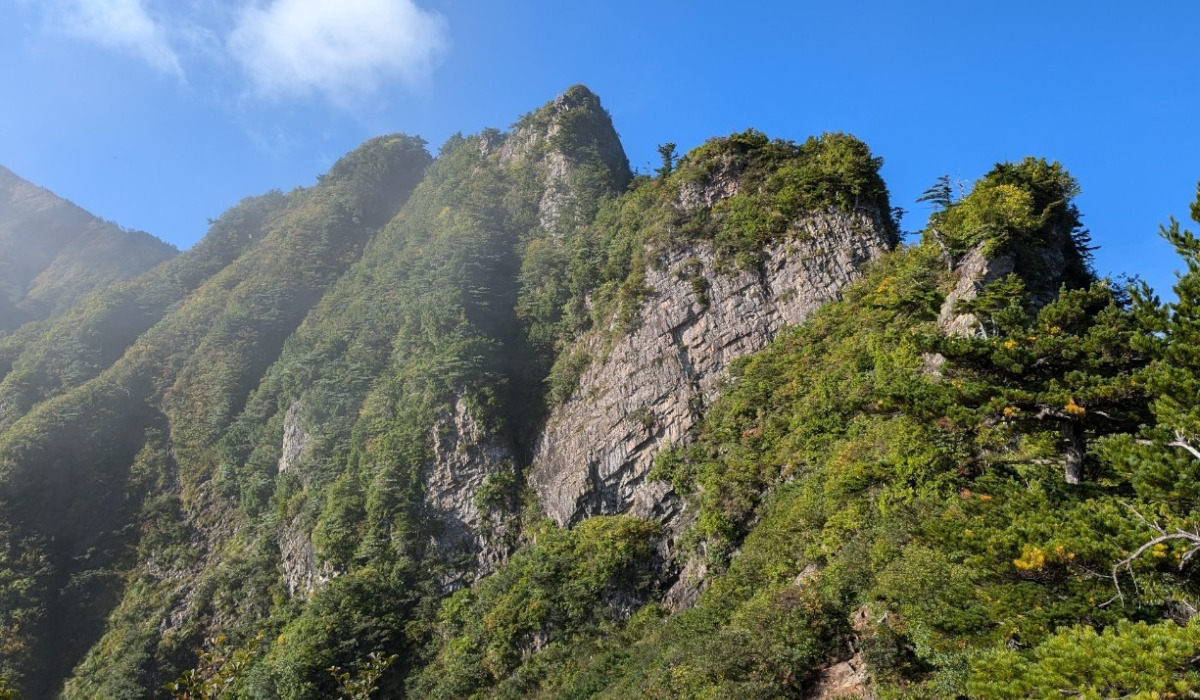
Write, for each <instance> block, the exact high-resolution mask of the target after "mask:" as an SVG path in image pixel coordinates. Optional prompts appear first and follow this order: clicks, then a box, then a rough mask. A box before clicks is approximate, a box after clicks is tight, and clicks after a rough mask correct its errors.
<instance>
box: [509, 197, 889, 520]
mask: <svg viewBox="0 0 1200 700" xmlns="http://www.w3.org/2000/svg"><path fill="white" fill-rule="evenodd" d="M701 199H703V198H701ZM889 240H890V237H889V234H888V232H887V230H886V227H885V226H884V225H883V223H882V222H881V220H880V218H879V217H877V216H871V215H868V214H866V213H861V212H859V213H855V214H843V213H838V212H828V213H821V214H816V215H812V216H809V217H806V218H804V219H802V220H800V221H798V222H796V224H795V225H794V226H793V227H792V230H791V234H790V235H789V236H788V238H787V239H786V240H785V241H783V242H779V243H775V244H772V245H770V246H768V247H767V248H765V249H764V251H763V258H762V264H761V265H760V266H759V268H758V269H757V270H752V271H743V270H732V271H719V272H718V271H716V270H715V269H714V265H715V262H716V261H715V260H714V254H713V252H712V250H711V248H709V247H708V246H706V245H692V246H686V247H683V248H680V249H677V250H675V251H674V252H672V253H670V254H668V255H666V256H665V258H664V259H663V260H662V261H661V262H662V263H663V264H661V265H652V266H650V267H649V268H648V269H647V270H646V284H647V287H649V289H650V290H651V291H650V293H649V295H648V297H647V299H646V301H645V303H644V304H643V306H642V309H641V324H640V326H639V327H638V328H637V330H635V331H634V332H633V333H631V334H629V335H627V336H625V337H623V338H620V339H618V340H617V341H616V342H615V344H614V345H613V346H612V348H611V349H610V350H608V351H607V352H606V351H605V347H604V344H605V338H604V337H603V334H600V333H597V334H593V335H592V336H590V337H588V338H586V339H584V340H583V341H582V342H581V345H580V347H579V348H577V349H576V351H583V352H587V353H589V354H590V355H591V356H592V357H593V358H597V359H595V361H594V362H593V363H592V365H591V366H590V367H589V368H588V369H587V371H585V372H584V373H583V375H582V377H581V379H580V384H579V388H578V390H577V391H576V392H575V394H574V395H573V397H572V398H571V399H569V400H568V401H567V402H565V403H564V404H563V405H561V406H558V407H557V408H555V409H554V411H553V412H552V414H551V416H550V418H549V420H548V422H547V425H546V429H545V431H544V433H543V435H542V437H541V440H540V442H539V445H538V448H537V451H536V454H535V456H534V459H533V464H532V467H531V470H530V483H531V484H532V486H533V488H534V489H535V490H536V491H537V494H538V497H539V500H540V501H541V503H542V506H543V508H544V509H545V510H546V512H547V513H548V514H549V515H550V516H551V517H552V518H554V520H556V521H557V522H558V523H559V524H561V525H569V524H571V523H575V522H578V521H579V520H581V519H583V518H586V517H589V516H593V515H602V514H611V513H619V512H625V511H630V512H632V513H633V514H635V515H640V516H645V517H653V518H656V519H658V520H661V521H664V522H671V521H673V520H675V519H676V517H677V516H678V514H679V505H678V503H677V502H676V500H675V499H674V498H673V497H672V494H671V492H670V489H669V488H668V487H667V485H666V484H662V483H653V482H647V480H646V475H647V473H648V472H649V471H650V468H651V467H652V465H653V460H654V456H655V454H656V453H657V451H658V450H659V449H660V448H662V447H664V446H667V445H670V444H672V443H675V442H678V441H681V440H685V439H686V438H687V437H688V434H689V431H690V430H691V429H692V427H693V426H694V425H695V424H696V421H697V419H698V417H699V412H700V409H702V408H703V406H704V405H705V404H707V403H708V402H710V401H711V400H712V399H713V398H714V397H715V394H716V392H717V390H718V388H719V385H720V382H721V380H722V378H724V377H725V375H726V370H727V369H728V367H729V364H730V362H732V361H733V360H735V359H737V358H739V357H742V356H745V355H748V354H751V353H753V352H756V351H758V350H761V349H762V348H763V347H765V346H766V345H767V343H768V342H770V340H771V339H772V338H774V337H775V335H776V334H777V333H778V332H779V330H780V329H781V328H782V327H783V326H785V325H788V324H795V323H799V322H801V321H803V320H804V319H805V318H807V317H808V316H809V315H811V314H812V313H813V312H814V311H815V310H816V309H817V308H818V307H819V306H820V305H821V304H823V303H825V302H827V301H830V300H832V299H835V298H837V297H838V295H839V293H840V292H841V290H842V288H843V287H844V286H845V285H846V284H848V283H849V282H851V281H852V280H854V279H856V278H857V277H858V276H859V274H860V270H861V267H862V265H863V264H864V263H866V262H867V261H869V260H872V259H874V258H875V257H877V256H879V255H880V254H881V253H883V252H884V251H885V250H887V249H888V247H889ZM601 358H603V359H601Z"/></svg>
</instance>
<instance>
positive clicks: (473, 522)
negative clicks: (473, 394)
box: [425, 396, 516, 590]
mask: <svg viewBox="0 0 1200 700" xmlns="http://www.w3.org/2000/svg"><path fill="white" fill-rule="evenodd" d="M432 438H433V446H434V447H433V453H434V461H433V465H432V467H431V469H430V471H429V475H428V477H427V481H426V484H427V486H426V490H425V505H426V506H427V507H428V508H429V510H430V511H431V513H432V514H433V515H434V516H435V517H436V518H437V520H438V522H439V525H440V529H439V530H438V532H437V534H436V535H435V536H434V539H433V542H432V545H433V548H434V550H435V551H437V552H438V553H439V554H440V555H442V557H443V558H445V559H446V560H447V562H448V563H449V564H450V566H448V567H447V568H446V569H445V570H444V572H443V573H442V575H441V576H440V577H439V578H440V580H439V583H440V584H441V586H442V587H443V589H446V590H453V589H456V588H460V587H462V586H463V585H465V584H469V583H471V582H472V581H474V580H475V579H476V578H478V577H480V576H483V575H486V574H488V573H490V572H492V571H494V570H495V569H496V567H497V566H499V565H500V564H502V563H503V562H504V561H505V560H507V559H508V554H509V551H508V547H507V546H506V535H507V534H509V533H508V531H509V529H510V525H511V523H510V520H511V518H510V517H508V516H509V513H510V512H511V510H512V505H513V504H512V502H511V501H512V500H513V499H512V498H511V495H512V491H513V488H512V487H513V485H514V484H515V483H516V464H515V458H514V455H513V451H512V447H511V443H510V442H509V441H508V440H506V439H504V438H503V437H502V436H499V435H496V434H495V433H493V432H491V431H489V430H488V429H487V428H485V427H484V426H482V425H480V424H479V422H478V421H477V420H476V419H475V417H474V416H473V415H472V414H471V408H470V406H469V405H468V403H467V401H466V400H465V399H464V398H463V397H461V396H460V397H459V398H458V400H457V401H456V402H455V403H454V408H453V410H452V411H451V412H450V414H449V415H447V416H446V417H445V418H443V419H442V420H440V421H438V423H437V424H436V425H435V426H434V427H433V435H432ZM456 559H458V560H459V561H455V560H456ZM462 559H465V561H462Z"/></svg>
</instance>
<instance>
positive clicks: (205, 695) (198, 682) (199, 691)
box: [163, 633, 262, 700]
mask: <svg viewBox="0 0 1200 700" xmlns="http://www.w3.org/2000/svg"><path fill="white" fill-rule="evenodd" d="M261 642H262V634H261V633H260V634H259V636H258V637H255V638H254V639H252V640H250V641H249V642H248V643H247V644H246V645H244V646H241V647H238V648H236V649H231V648H229V644H228V642H227V640H226V639H225V638H224V637H223V636H222V637H217V638H215V639H212V640H209V642H208V644H207V645H206V646H207V647H208V648H207V649H205V650H204V651H203V652H202V653H201V654H200V659H199V662H198V663H197V665H196V667H195V668H192V669H188V670H187V671H184V672H183V674H181V675H180V676H179V678H178V679H177V680H175V681H172V682H171V683H168V684H166V686H164V688H163V689H164V690H166V691H167V692H168V693H170V694H171V697H172V698H175V699H176V700H220V698H224V697H229V693H230V692H231V690H232V689H233V686H234V684H235V683H238V682H239V681H241V680H242V677H243V676H244V675H245V673H246V669H248V668H249V667H250V663H251V661H252V660H253V659H254V655H255V653H256V652H257V650H258V646H259V644H260V643H261Z"/></svg>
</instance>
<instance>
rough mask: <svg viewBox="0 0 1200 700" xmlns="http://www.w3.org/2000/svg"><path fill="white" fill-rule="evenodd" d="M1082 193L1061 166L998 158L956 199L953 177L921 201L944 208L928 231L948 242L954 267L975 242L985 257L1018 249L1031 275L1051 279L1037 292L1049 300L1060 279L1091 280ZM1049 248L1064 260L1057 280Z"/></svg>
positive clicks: (945, 246) (1020, 266) (1073, 283)
mask: <svg viewBox="0 0 1200 700" xmlns="http://www.w3.org/2000/svg"><path fill="white" fill-rule="evenodd" d="M1078 195H1079V184H1078V183H1077V182H1076V181H1075V179H1074V178H1073V177H1071V175H1070V174H1069V173H1068V172H1067V171H1066V169H1065V168H1063V167H1062V166H1061V165H1060V164H1058V163H1057V162H1054V163H1048V162H1046V160H1045V159H1038V158H1025V159H1024V160H1022V161H1021V162H1020V163H998V164H996V167H994V168H993V169H992V170H991V171H990V172H988V173H987V174H986V175H984V176H983V178H981V179H980V180H979V182H977V183H975V187H974V189H973V190H972V191H971V193H970V194H968V195H966V196H965V197H963V198H961V199H959V200H957V201H952V199H951V197H950V192H949V181H948V179H943V180H941V181H939V184H937V185H935V186H934V187H932V188H930V190H927V191H926V193H925V195H924V196H923V197H922V198H921V200H919V201H932V202H934V203H935V204H937V205H938V206H939V207H941V209H940V210H939V211H935V212H934V213H933V215H932V216H930V219H929V226H928V228H927V229H926V236H927V237H929V238H930V239H933V240H935V241H936V242H937V243H938V244H939V245H940V246H941V247H942V248H943V250H944V252H945V254H946V255H947V257H948V258H949V259H950V261H951V263H952V264H951V266H952V267H953V263H954V262H956V261H957V260H959V259H960V258H961V257H962V256H963V255H964V254H966V253H967V252H968V251H969V250H971V249H974V248H978V249H979V250H980V252H981V253H982V254H983V255H984V256H985V257H987V258H994V257H996V256H998V255H1000V254H1012V255H1014V256H1015V257H1016V258H1017V267H1018V269H1021V270H1026V271H1029V272H1028V273H1027V274H1029V276H1030V278H1031V279H1033V280H1039V281H1043V282H1049V284H1050V285H1051V287H1050V288H1048V289H1039V290H1037V291H1038V293H1039V295H1040V296H1042V297H1043V301H1046V300H1048V299H1049V298H1050V297H1052V296H1053V293H1054V292H1055V291H1056V287H1057V285H1058V283H1059V282H1062V283H1065V284H1067V285H1068V286H1070V287H1079V286H1086V285H1087V284H1088V283H1089V282H1090V281H1091V278H1092V274H1091V270H1090V262H1091V253H1090V251H1091V247H1090V246H1089V243H1090V241H1091V238H1090V236H1089V234H1088V232H1087V231H1086V230H1085V229H1084V228H1083V226H1082V223H1081V221H1080V216H1079V210H1078V209H1077V208H1076V207H1075V204H1074V203H1073V199H1074V198H1075V197H1076V196H1078ZM1046 250H1050V251H1051V253H1050V254H1049V256H1050V258H1053V257H1055V256H1062V258H1063V260H1062V265H1063V269H1062V272H1061V274H1060V275H1059V276H1058V279H1054V278H1053V276H1048V275H1047V274H1046V272H1047V271H1048V270H1047V267H1048V263H1047V259H1048V258H1047V256H1046V253H1045V252H1044V251H1046ZM1048 277H1049V279H1047V278H1048Z"/></svg>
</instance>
